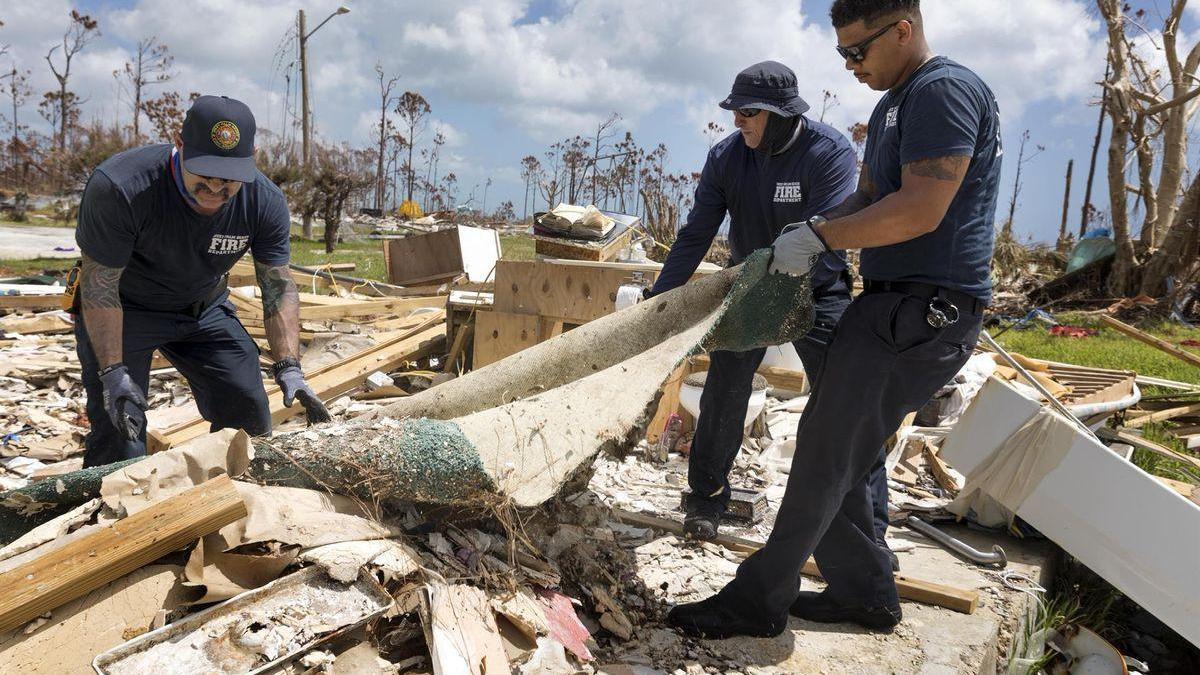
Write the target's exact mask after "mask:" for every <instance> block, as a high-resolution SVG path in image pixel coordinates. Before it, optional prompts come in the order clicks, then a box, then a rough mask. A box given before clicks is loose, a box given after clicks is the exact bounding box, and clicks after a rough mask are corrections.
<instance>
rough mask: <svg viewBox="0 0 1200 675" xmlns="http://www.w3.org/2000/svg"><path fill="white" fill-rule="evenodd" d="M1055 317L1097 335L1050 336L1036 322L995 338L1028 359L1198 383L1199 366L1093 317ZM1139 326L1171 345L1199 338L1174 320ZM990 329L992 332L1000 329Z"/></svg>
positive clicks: (1063, 315)
mask: <svg viewBox="0 0 1200 675" xmlns="http://www.w3.org/2000/svg"><path fill="white" fill-rule="evenodd" d="M1055 318H1056V319H1058V321H1059V322H1060V323H1064V324H1070V325H1072V326H1083V327H1086V328H1098V329H1099V330H1100V334H1099V335H1096V336H1095V337H1087V338H1068V337H1054V336H1052V335H1050V331H1049V329H1048V328H1045V327H1044V326H1042V325H1037V326H1035V327H1033V328H1029V329H1026V330H1010V331H1006V332H1005V333H1004V334H1003V335H1001V336H1000V337H999V338H998V339H997V341H998V342H999V343H1000V344H1001V345H1002V346H1003V347H1004V348H1005V349H1007V350H1009V351H1013V352H1017V353H1020V354H1024V355H1025V356H1028V357H1030V358H1036V359H1046V360H1048V361H1061V362H1064V363H1073V364H1076V365H1080V366H1092V367H1095V368H1112V369H1115V370H1132V371H1134V372H1136V373H1137V374H1139V375H1145V376H1148V377H1160V378H1164V379H1168V380H1176V381H1179V382H1189V383H1192V384H1200V369H1197V368H1196V367H1195V366H1192V365H1189V364H1187V363H1184V362H1183V361H1180V360H1179V359H1177V358H1175V357H1174V356H1171V355H1170V354H1167V353H1165V352H1161V351H1159V350H1157V349H1155V348H1153V347H1151V346H1149V345H1145V344H1142V343H1141V342H1138V341H1137V340H1134V339H1133V338H1130V337H1126V336H1125V335H1122V334H1121V333H1118V332H1117V331H1115V330H1112V329H1111V328H1104V327H1101V326H1100V325H1099V323H1098V321H1097V320H1096V319H1094V318H1092V317H1089V316H1086V315H1072V314H1066V313H1064V314H1060V315H1056V316H1055ZM1138 328H1139V329H1141V330H1144V331H1146V332H1148V333H1150V334H1152V335H1154V336H1155V337H1159V338H1162V339H1164V340H1167V341H1168V342H1172V343H1174V344H1179V342H1180V341H1182V340H1186V339H1188V338H1191V339H1195V340H1200V329H1194V328H1185V327H1183V326H1180V325H1179V324H1176V323H1168V322H1164V323H1159V324H1155V325H1149V326H1138ZM991 332H992V333H993V334H995V333H997V332H999V330H998V329H995V330H992V331H991ZM1184 349H1189V348H1187V347H1184ZM1198 353H1200V352H1198Z"/></svg>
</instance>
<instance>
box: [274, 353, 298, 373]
mask: <svg viewBox="0 0 1200 675" xmlns="http://www.w3.org/2000/svg"><path fill="white" fill-rule="evenodd" d="M292 366H295V367H297V368H299V367H300V359H294V358H292V357H290V356H289V357H288V358H286V359H279V360H278V361H276V362H275V363H274V364H272V365H271V375H273V376H275V377H279V373H281V372H283V371H284V370H286V369H288V368H291V367H292Z"/></svg>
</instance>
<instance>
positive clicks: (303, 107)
mask: <svg viewBox="0 0 1200 675" xmlns="http://www.w3.org/2000/svg"><path fill="white" fill-rule="evenodd" d="M349 11H350V8H349V7H347V6H345V5H341V6H340V7H338V8H337V9H336V10H334V12H333V14H330V15H329V16H327V17H325V20H324V21H322V22H321V23H319V24H317V27H316V28H314V29H312V30H311V31H306V30H305V24H304V10H300V11H299V12H298V13H297V15H296V23H297V31H296V34H297V35H299V36H300V99H301V103H300V134H301V136H302V138H303V164H304V175H305V176H308V175H309V170H310V169H311V168H312V123H311V122H310V118H311V117H312V110H310V109H309V106H308V38H310V37H312V35H313V33H316V32H317V31H319V30H321V26H324V25H325V24H327V23H329V20H330V19H332V18H333V17H335V16H337V15H338V14H346V13H348V12H349ZM304 238H305V239H312V216H310V215H309V214H308V213H305V214H304Z"/></svg>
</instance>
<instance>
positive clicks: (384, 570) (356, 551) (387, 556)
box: [300, 539, 421, 583]
mask: <svg viewBox="0 0 1200 675" xmlns="http://www.w3.org/2000/svg"><path fill="white" fill-rule="evenodd" d="M300 559H301V560H303V561H305V562H310V563H316V564H317V565H320V566H321V567H323V568H325V572H326V574H328V575H329V576H330V578H332V579H335V580H337V581H340V582H342V583H350V582H351V581H353V580H354V579H356V578H357V577H358V573H359V570H360V569H361V568H362V567H364V566H370V568H371V569H374V570H378V571H379V572H380V573H381V574H382V575H383V580H384V582H390V581H397V580H400V579H403V578H405V577H407V576H409V575H410V574H414V573H416V571H417V570H419V569H421V558H420V556H418V555H417V553H416V552H415V551H413V550H412V549H411V548H409V547H408V546H405V545H404V544H402V543H400V542H398V541H396V540H395V539H376V540H372V541H343V542H338V543H335V544H325V545H323V546H317V547H316V548H310V549H308V550H306V551H304V552H303V553H301V554H300Z"/></svg>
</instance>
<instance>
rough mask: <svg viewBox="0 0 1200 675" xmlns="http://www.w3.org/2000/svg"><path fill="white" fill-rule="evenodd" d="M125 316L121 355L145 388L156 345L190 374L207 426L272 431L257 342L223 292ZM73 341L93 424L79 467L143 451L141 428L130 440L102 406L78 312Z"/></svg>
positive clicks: (92, 357)
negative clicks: (191, 306) (216, 297)
mask: <svg viewBox="0 0 1200 675" xmlns="http://www.w3.org/2000/svg"><path fill="white" fill-rule="evenodd" d="M196 314H198V316H197V315H196ZM124 317H125V319H124V324H123V327H124V336H123V340H122V344H123V346H124V356H123V359H122V360H123V362H124V363H125V366H126V367H127V368H128V369H129V376H130V377H131V378H132V379H133V382H134V384H136V385H137V386H138V387H141V389H142V392H143V393H146V391H147V387H148V385H149V381H150V360H151V357H152V356H153V354H154V350H155V349H157V350H159V351H161V352H162V354H163V356H165V357H167V360H168V361H170V362H171V365H173V366H175V367H176V368H177V369H178V370H179V372H180V373H182V374H183V376H184V377H185V378H187V381H188V384H189V385H190V386H191V388H192V395H193V396H194V397H195V399H196V406H197V407H198V408H199V409H200V414H201V415H202V416H203V417H204V419H206V420H208V421H209V422H210V423H211V430H212V431H216V430H218V429H225V428H234V429H245V430H246V432H247V433H249V434H250V435H252V436H261V435H265V434H268V433H270V432H271V410H270V407H269V405H268V403H267V394H266V391H265V390H264V389H263V383H262V374H261V370H260V369H259V363H258V345H256V344H255V343H254V340H252V339H251V338H250V336H249V335H248V334H247V333H246V329H245V328H244V327H243V326H242V324H241V322H239V321H238V319H237V315H236V313H235V310H234V307H233V304H232V303H230V302H229V300H228V299H227V297H226V296H222V299H221V300H220V301H218V302H216V303H215V304H213V305H211V306H209V307H207V308H205V309H201V310H198V311H197V312H194V313H189V312H162V311H151V310H145V309H135V308H131V307H128V306H126V307H125V308H124ZM75 340H76V351H77V352H78V354H79V364H80V366H81V367H82V369H83V386H84V390H85V391H86V392H87V416H88V422H89V423H90V424H91V431H90V432H89V433H88V435H87V438H86V439H85V440H84V448H85V454H84V459H83V464H84V466H99V465H101V464H111V463H113V462H119V461H121V460H123V459H130V458H133V457H141V456H143V455H145V454H146V431H145V429H144V428H143V429H142V433H141V437H140V438H138V439H137V440H136V441H130V440H128V439H126V438H125V437H124V436H122V435H121V434H119V433H118V432H117V429H116V427H114V426H113V424H112V421H111V420H110V419H109V418H108V413H107V412H105V410H104V388H103V385H102V384H101V382H100V377H99V374H98V373H99V363H98V361H97V359H96V354H95V352H94V351H93V350H92V343H91V341H90V340H89V339H88V335H87V327H86V326H85V325H84V322H83V316H82V315H78V316H77V317H76V323H75Z"/></svg>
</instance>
